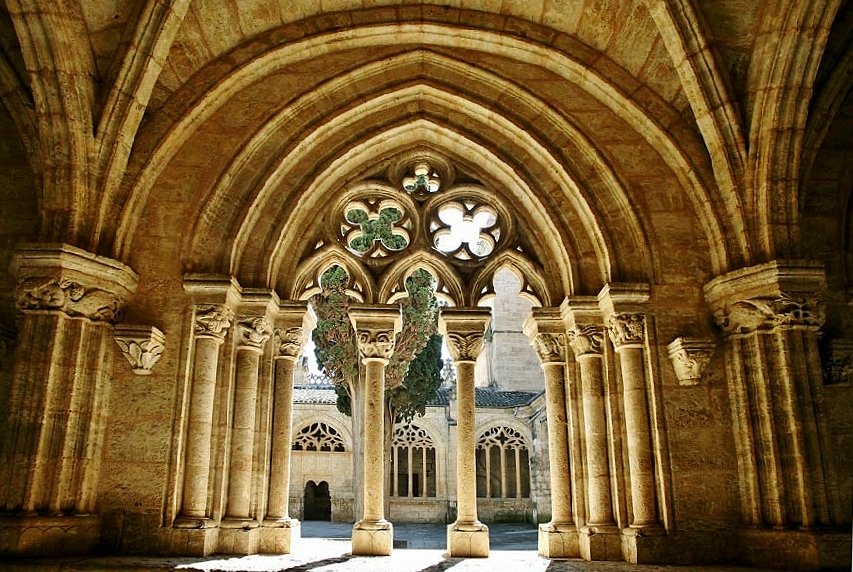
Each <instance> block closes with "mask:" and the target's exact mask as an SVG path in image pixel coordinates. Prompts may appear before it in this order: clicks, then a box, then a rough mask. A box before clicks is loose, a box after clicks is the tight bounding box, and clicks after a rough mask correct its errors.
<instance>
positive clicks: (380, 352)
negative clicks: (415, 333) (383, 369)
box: [356, 328, 396, 360]
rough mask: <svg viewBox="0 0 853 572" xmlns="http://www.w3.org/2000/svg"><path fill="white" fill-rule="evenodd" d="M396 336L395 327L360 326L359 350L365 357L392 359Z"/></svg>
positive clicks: (357, 335) (357, 339)
mask: <svg viewBox="0 0 853 572" xmlns="http://www.w3.org/2000/svg"><path fill="white" fill-rule="evenodd" d="M395 337H396V336H395V333H394V329H393V328H390V329H389V328H377V329H373V328H370V329H367V328H359V330H358V331H357V332H356V341H357V342H358V351H359V353H361V356H362V357H363V358H381V359H386V360H387V359H390V357H391V354H392V353H393V351H394V342H395Z"/></svg>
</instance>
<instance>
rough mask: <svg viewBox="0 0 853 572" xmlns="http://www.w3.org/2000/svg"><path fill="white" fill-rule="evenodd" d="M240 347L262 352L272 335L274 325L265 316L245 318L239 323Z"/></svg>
mask: <svg viewBox="0 0 853 572" xmlns="http://www.w3.org/2000/svg"><path fill="white" fill-rule="evenodd" d="M237 331H238V335H239V336H240V339H239V343H238V347H242V348H249V349H255V350H260V349H261V348H263V346H264V344H265V343H266V341H267V340H268V339H270V336H271V335H272V324H270V321H269V320H268V319H267V318H266V317H264V316H256V317H251V318H243V319H241V320H240V321H239V322H238V323H237Z"/></svg>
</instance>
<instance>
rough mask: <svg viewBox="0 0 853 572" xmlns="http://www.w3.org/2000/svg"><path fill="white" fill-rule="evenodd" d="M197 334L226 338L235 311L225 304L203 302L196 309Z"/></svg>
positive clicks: (199, 335)
mask: <svg viewBox="0 0 853 572" xmlns="http://www.w3.org/2000/svg"><path fill="white" fill-rule="evenodd" d="M195 312H196V313H195V335H196V337H207V338H216V339H219V340H224V339H225V336H226V335H227V334H228V329H229V328H230V327H231V323H232V322H233V321H234V311H233V310H232V309H231V308H229V307H228V306H225V305H224V304H202V305H199V306H196V309H195Z"/></svg>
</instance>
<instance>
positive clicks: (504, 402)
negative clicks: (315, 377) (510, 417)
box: [293, 384, 539, 408]
mask: <svg viewBox="0 0 853 572" xmlns="http://www.w3.org/2000/svg"><path fill="white" fill-rule="evenodd" d="M538 395H539V392H535V391H500V390H496V389H491V388H488V387H478V388H476V393H475V398H476V400H477V407H483V408H503V407H517V406H522V405H529V404H530V402H531V401H533V400H534V399H535V398H536V396H538ZM337 400H338V398H337V395H336V394H335V388H334V386H331V385H315V384H311V385H297V386H294V388H293V402H294V403H320V404H331V405H334V404H335V403H336V402H337ZM449 403H450V388H447V387H442V388H441V389H439V390H438V395H436V396H435V398H434V399H432V400H430V401H429V402H428V403H427V407H446V406H447V405H449Z"/></svg>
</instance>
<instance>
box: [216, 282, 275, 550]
mask: <svg viewBox="0 0 853 572" xmlns="http://www.w3.org/2000/svg"><path fill="white" fill-rule="evenodd" d="M245 294H247V295H246V296H244V300H243V302H244V304H243V305H245V303H246V301H247V300H246V298H249V299H250V300H251V298H257V296H256V295H254V296H252V295H250V294H249V293H245ZM264 298H266V300H263V301H264V302H269V301H270V300H269V298H270V295H269V293H268V294H267V295H266V296H265V297H264ZM254 301H256V302H257V300H254ZM264 305H265V304H264ZM264 309H265V308H263V306H262V307H261V308H257V309H256V311H262V310H264ZM241 311H246V309H244V308H241ZM248 311H251V310H248ZM235 335H236V336H237V339H236V346H237V359H236V366H235V370H236V372H235V380H234V416H233V419H232V421H231V447H230V448H231V455H230V456H229V459H228V460H229V466H228V496H227V497H226V504H225V518H223V519H222V522H221V523H220V527H221V528H222V531H221V532H220V535H219V552H221V553H223V554H255V553H257V552H258V541H259V531H258V530H257V529H258V525H259V522H258V519H257V515H256V514H255V515H253V514H252V506H253V503H252V498H253V495H252V481H253V480H254V475H255V463H254V458H255V421H256V417H257V415H256V410H257V401H258V378H259V370H260V359H261V355H263V353H264V345H265V344H266V341H267V340H268V339H269V338H270V336H271V335H272V325H271V324H270V321H269V319H268V318H267V317H266V316H259V315H254V316H251V315H248V316H244V317H242V318H240V319H239V320H238V322H237V327H236V332H235Z"/></svg>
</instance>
